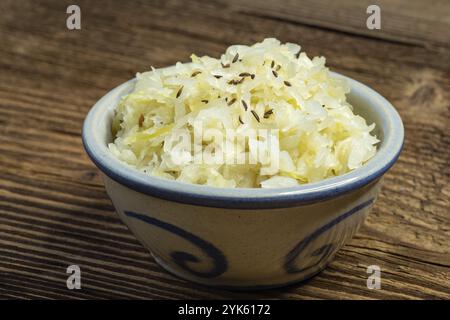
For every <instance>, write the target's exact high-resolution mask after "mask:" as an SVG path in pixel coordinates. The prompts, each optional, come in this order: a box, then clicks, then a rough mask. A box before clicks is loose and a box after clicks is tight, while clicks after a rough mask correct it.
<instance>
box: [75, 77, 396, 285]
mask: <svg viewBox="0 0 450 320" xmlns="http://www.w3.org/2000/svg"><path fill="white" fill-rule="evenodd" d="M335 76H337V77H343V76H341V75H338V74H335ZM344 78H346V77H344ZM346 79H347V80H348V83H349V85H350V88H351V93H350V94H349V95H348V99H349V101H350V103H351V104H352V105H353V106H354V108H355V112H356V113H357V114H359V115H361V116H363V117H364V118H365V119H366V120H367V122H368V123H369V124H370V123H373V122H375V123H376V134H377V136H378V138H379V139H380V140H381V142H380V143H379V145H378V152H377V154H376V155H375V156H374V157H373V158H372V159H371V160H369V161H368V162H367V163H366V164H365V165H364V166H363V167H361V168H359V169H356V170H354V171H352V172H350V173H347V174H344V175H341V176H338V177H334V178H330V179H326V180H323V181H321V182H317V183H311V184H306V185H302V186H297V187H290V188H280V189H247V188H241V189H225V188H214V187H208V186H200V185H191V184H185V183H180V182H176V181H169V180H164V179H161V178H156V177H151V176H148V175H145V174H143V173H140V172H138V171H137V170H133V169H132V168H131V167H128V166H127V165H125V164H123V163H122V162H120V161H119V160H117V159H116V158H114V156H112V154H110V153H109V152H108V148H107V144H108V143H109V142H111V141H112V136H111V121H112V118H113V110H114V108H115V107H116V106H117V104H118V102H119V99H120V98H121V97H122V96H123V95H125V94H127V93H129V92H130V91H131V90H132V89H133V86H134V81H135V80H130V81H128V82H126V83H124V84H122V85H120V86H118V87H117V88H115V89H113V90H112V91H110V92H109V93H108V94H106V95H105V96H104V97H103V98H101V99H100V100H99V101H98V102H97V103H96V104H95V106H94V107H93V108H92V109H91V110H90V112H89V114H88V115H87V117H86V120H85V122H84V126H83V143H84V147H85V149H86V151H87V154H88V155H89V157H90V158H91V159H92V161H93V162H94V163H95V164H96V165H97V167H98V168H99V169H100V170H101V172H102V173H103V176H104V181H105V186H106V191H107V193H108V195H109V197H110V198H111V200H112V202H113V204H114V207H115V209H116V210H117V212H118V214H119V216H120V218H121V219H122V220H123V222H124V223H125V224H126V225H127V226H128V227H129V229H130V230H131V231H132V232H133V233H134V235H135V236H136V238H138V239H139V240H140V242H141V243H142V244H143V245H144V246H145V247H146V248H148V249H149V250H150V251H151V253H152V254H153V256H154V258H155V260H156V261H157V262H158V263H159V264H160V265H161V266H162V267H163V268H164V269H166V270H167V271H169V272H171V273H173V274H175V275H177V276H179V277H181V278H184V279H188V280H191V281H194V282H197V283H201V284H205V285H211V286H218V287H222V288H230V289H263V288H270V287H278V286H284V285H288V284H292V283H295V282H299V281H302V280H305V279H308V278H310V277H312V276H313V275H315V274H317V273H318V272H320V271H321V270H323V269H324V268H325V266H326V265H327V264H328V263H329V262H330V261H331V260H332V258H333V256H334V255H335V254H336V252H337V251H338V250H339V248H341V247H342V246H343V245H344V244H345V243H346V242H347V241H348V240H349V239H350V238H351V237H352V236H353V235H354V234H355V232H356V231H357V230H358V227H359V226H360V225H361V223H362V222H363V220H364V218H365V217H366V215H367V214H368V213H369V211H370V210H371V207H372V206H373V204H374V202H375V200H376V198H377V195H378V193H379V190H380V185H381V178H382V176H383V174H384V173H385V172H386V171H387V170H388V169H389V168H390V167H391V166H392V165H393V164H394V162H395V161H396V160H397V158H398V156H399V153H400V150H401V148H402V144H403V124H402V121H401V119H400V117H399V115H398V114H397V112H396V111H395V109H394V107H393V106H392V105H391V104H390V103H389V102H388V101H387V100H386V99H384V98H383V97H382V96H380V95H379V94H378V93H377V92H375V91H374V90H372V89H370V88H368V87H367V86H365V85H363V84H361V83H359V82H357V81H355V80H352V79H350V78H346Z"/></svg>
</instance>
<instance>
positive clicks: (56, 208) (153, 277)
mask: <svg viewBox="0 0 450 320" xmlns="http://www.w3.org/2000/svg"><path fill="white" fill-rule="evenodd" d="M371 2H372V1H371ZM367 3H368V1H350V0H345V1H339V2H337V1H329V0H321V1H294V0H292V1H282V2H278V1H275V0H265V1H254V0H251V1H234V0H233V1H225V0H214V1H181V0H177V1H175V0H170V1H163V0H161V1H144V0H142V1H119V0H116V1H105V0H101V1H85V0H83V1H77V4H79V5H80V7H81V10H82V30H80V31H68V30H67V29H66V27H65V19H66V13H65V11H66V7H67V6H68V5H69V4H71V2H69V1H56V0H55V1H51V0H40V1H31V0H21V1H13V0H3V1H1V2H0V10H1V12H2V13H3V14H2V15H1V17H0V44H1V46H0V70H1V72H0V298H21V299H35V298H48V299H58V298H73V299H92V298H97V299H108V298H125V299H134V298H136V299H142V298H149V299H157V298H163V299H166V298H168V299H178V298H187V299H202V298H204V299H214V298H225V299H226V298H274V299H327V298H328V299H329V298H331V299H358V298H369V299H449V298H450V241H449V239H450V216H449V214H450V212H449V205H450V200H449V197H450V187H449V182H450V179H449V177H450V170H449V162H450V152H449V149H450V135H449V133H448V128H449V126H450V121H449V119H450V48H449V46H450V43H449V39H450V34H449V30H450V22H449V15H448V12H450V3H449V2H448V1H440V0H433V1H426V2H422V1H418V0H417V1H401V0H395V1H389V2H388V1H379V2H374V3H378V4H379V5H380V6H381V9H382V30H377V31H370V30H367V29H366V28H365V17H366V13H365V8H366V7H367ZM269 36H273V37H277V38H279V39H280V40H282V41H291V42H298V43H300V44H301V45H302V47H303V49H304V50H305V51H306V52H308V54H309V55H310V56H314V55H324V56H326V57H327V61H328V65H329V66H330V67H331V68H332V69H334V70H336V71H338V72H342V73H344V74H346V75H349V76H351V77H353V78H355V79H357V80H360V81H362V82H364V83H366V84H368V85H369V86H372V87H373V88H375V89H376V90H377V91H379V92H380V93H382V94H383V95H384V96H385V97H386V98H387V99H389V100H390V101H391V102H392V103H393V104H394V105H395V106H396V108H397V109H398V111H399V113H400V114H401V116H402V119H403V121H404V124H405V129H406V139H405V147H404V150H403V153H402V155H401V157H400V159H399V161H398V163H397V164H396V165H395V166H394V167H393V168H392V169H391V170H390V171H389V172H388V174H387V175H386V176H385V183H384V187H383V190H382V193H381V196H380V198H379V200H378V201H377V203H376V205H375V208H374V211H373V212H372V213H371V215H370V216H369V218H368V219H367V221H366V222H365V224H364V226H363V227H362V229H361V230H360V231H359V232H358V234H357V235H356V236H355V238H354V239H353V240H352V241H350V243H349V244H348V245H346V246H345V247H344V248H343V249H342V250H341V251H340V252H339V253H338V255H337V257H336V259H335V260H334V261H333V262H332V263H331V265H330V266H329V267H328V268H327V269H326V270H325V271H324V272H322V273H321V274H320V275H318V276H317V277H315V278H314V279H312V280H310V281H308V282H307V283H305V284H303V285H296V286H291V287H287V288H282V289H277V290H268V291H262V292H240V293H237V292H229V291H220V290H214V289H208V288H204V287H201V286H198V285H194V284H191V283H188V282H186V281H183V280H180V279H177V278H174V277H173V276H171V275H169V274H167V273H166V272H164V271H163V270H161V269H160V268H159V267H158V266H157V264H156V263H155V262H154V261H153V259H152V258H151V256H150V255H149V253H148V252H147V251H146V250H145V249H144V248H143V247H142V246H141V245H140V244H139V243H138V242H137V241H136V240H135V238H134V237H133V236H132V235H131V233H130V232H129V231H128V230H127V228H126V227H125V226H124V225H123V224H122V223H121V222H120V221H119V219H118V218H117V216H116V214H115V213H114V209H113V207H112V205H111V203H110V201H109V199H108V197H107V195H106V193H105V191H104V187H103V184H102V181H101V179H100V176H99V172H98V170H97V169H96V168H95V167H94V165H93V164H92V163H91V162H90V161H89V159H88V158H87V156H86V155H85V153H84V151H83V148H82V145H81V139H80V131H81V125H82V122H83V119H84V117H85V115H86V113H87V111H88V110H89V108H90V107H91V106H92V105H93V104H94V103H95V101H96V100H98V98H100V97H101V96H102V95H103V94H105V93H106V92H107V91H108V90H110V89H111V88H113V87H114V86H116V85H118V84H120V83H122V82H124V81H125V80H128V79H129V78H131V77H133V75H134V73H135V72H136V71H143V70H147V69H148V68H149V67H150V65H153V66H155V67H161V66H167V65H171V64H174V63H175V62H176V61H178V60H181V61H187V60H188V58H189V55H190V53H192V52H195V53H197V54H208V55H212V56H218V55H219V54H220V53H221V52H222V51H223V50H224V49H225V48H226V47H227V46H228V45H230V44H233V43H245V44H250V43H253V42H255V41H258V40H261V39H263V38H265V37H269ZM71 264H78V265H80V267H81V269H82V281H83V282H82V286H83V288H82V290H78V291H70V290H68V289H67V288H66V283H65V281H66V277H67V275H66V273H65V270H66V268H67V266H68V265H71ZM372 264H377V265H379V266H380V267H381V269H382V276H383V278H382V289H381V290H368V289H367V288H366V279H367V274H366V268H367V266H368V265H372Z"/></svg>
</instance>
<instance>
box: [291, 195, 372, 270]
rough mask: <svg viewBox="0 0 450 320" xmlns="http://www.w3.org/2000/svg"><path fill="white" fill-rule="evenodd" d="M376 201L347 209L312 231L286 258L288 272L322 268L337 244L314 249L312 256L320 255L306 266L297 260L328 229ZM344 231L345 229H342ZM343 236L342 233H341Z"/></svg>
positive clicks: (368, 201) (369, 201)
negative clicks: (299, 264)
mask: <svg viewBox="0 0 450 320" xmlns="http://www.w3.org/2000/svg"><path fill="white" fill-rule="evenodd" d="M374 201H375V198H372V199H370V200H367V201H365V202H363V203H361V204H359V205H357V206H356V207H354V208H353V209H351V210H349V211H347V212H346V213H344V214H342V215H340V216H339V217H337V218H335V219H334V220H332V221H330V222H329V223H327V224H325V225H324V226H322V227H320V228H319V229H317V230H316V231H314V232H313V233H311V234H310V235H309V236H307V237H306V238H304V239H303V240H301V241H300V242H299V243H298V244H297V245H296V246H295V247H294V248H293V249H292V250H291V251H290V252H289V253H288V254H287V255H286V258H285V264H284V269H285V270H286V272H287V273H301V272H305V271H307V270H312V272H316V271H315V270H314V269H318V267H319V268H320V265H321V263H322V262H324V261H326V260H327V259H328V258H329V257H330V255H331V254H332V253H333V252H334V251H335V247H336V246H335V245H334V244H332V243H329V244H326V245H323V246H322V247H319V248H318V249H316V250H314V251H313V252H312V253H311V254H310V256H311V257H319V258H318V261H317V262H315V263H313V264H311V265H309V266H306V267H301V268H299V267H297V266H296V265H295V261H296V260H297V258H298V257H299V256H300V255H301V254H302V253H303V252H305V250H306V249H307V248H308V246H309V245H310V244H311V243H312V242H313V240H315V239H317V238H318V237H319V236H321V235H322V234H324V233H325V232H326V231H328V230H330V229H331V228H332V227H334V226H336V225H337V224H339V223H340V222H342V221H344V220H345V219H347V218H348V217H350V216H352V215H354V214H356V213H358V212H360V211H361V210H362V209H364V208H366V207H368V206H370V205H371V204H372V203H373V202H374ZM341 232H343V231H341ZM341 236H342V235H341Z"/></svg>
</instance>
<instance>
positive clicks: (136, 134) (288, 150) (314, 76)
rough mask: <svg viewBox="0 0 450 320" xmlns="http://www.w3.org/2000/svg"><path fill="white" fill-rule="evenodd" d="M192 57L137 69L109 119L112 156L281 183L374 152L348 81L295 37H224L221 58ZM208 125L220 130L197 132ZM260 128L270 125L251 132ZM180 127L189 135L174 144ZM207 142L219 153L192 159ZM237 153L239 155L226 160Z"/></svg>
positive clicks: (198, 175)
mask: <svg viewBox="0 0 450 320" xmlns="http://www.w3.org/2000/svg"><path fill="white" fill-rule="evenodd" d="M191 59H192V63H186V64H183V63H177V64H176V65H175V67H174V68H170V69H154V68H152V70H151V71H149V72H145V73H138V74H137V82H136V85H135V88H134V90H133V92H132V93H130V94H129V95H127V96H125V97H123V98H122V100H121V101H120V103H119V105H118V107H117V108H116V112H115V117H114V119H113V123H112V132H113V135H114V142H113V143H110V144H109V149H110V151H111V152H112V153H113V154H114V155H115V156H116V157H117V158H118V159H120V160H121V161H123V162H125V163H126V164H128V165H130V166H132V167H133V168H136V169H138V170H141V171H143V172H145V173H147V174H149V175H153V176H159V177H163V178H167V179H172V180H178V181H183V182H187V183H195V184H205V185H209V186H216V187H227V188H234V187H256V188H257V187H262V188H278V187H289V186H295V185H298V184H304V183H310V182H314V181H319V180H322V179H326V178H329V177H332V176H337V175H341V174H344V173H346V172H349V171H351V170H354V169H356V168H358V167H361V166H362V165H363V164H364V163H365V162H366V161H368V160H369V159H370V158H371V157H373V156H374V154H375V153H376V144H377V142H378V139H377V138H376V136H375V135H374V134H371V131H372V130H373V129H374V127H375V124H372V125H367V124H366V121H365V120H364V119H363V118H362V117H360V116H358V115H355V114H354V113H353V111H352V106H351V105H350V104H349V103H348V102H347V101H346V93H348V92H349V89H348V86H347V85H346V83H345V81H344V80H342V79H337V78H335V77H332V76H331V74H330V73H329V70H328V68H326V67H325V58H323V57H315V58H313V59H310V58H308V56H307V55H306V54H305V53H304V52H300V46H299V45H297V44H293V43H286V44H281V43H280V42H279V41H278V40H276V39H265V40H264V41H263V42H261V43H256V44H255V45H253V46H243V45H234V46H231V47H229V48H228V49H227V50H226V52H225V53H224V54H223V55H222V56H221V57H220V59H214V58H211V57H208V56H204V57H197V56H196V55H192V56H191ZM211 129H213V130H215V131H214V132H219V133H222V134H223V137H224V140H223V141H218V140H219V139H213V137H211V136H208V135H203V136H201V132H205V131H207V130H211ZM260 129H265V130H267V131H268V132H269V133H268V135H267V136H265V137H264V138H261V137H260V136H256V137H255V136H249V132H251V131H252V130H253V131H255V130H260ZM230 130H232V131H233V132H234V136H233V137H231V136H230V134H229V131H230ZM180 134H183V135H184V137H186V136H187V140H189V141H184V144H181V141H180V138H179V137H180ZM198 136H200V138H198ZM239 138H242V139H241V140H239ZM272 138H273V139H272ZM233 139H236V140H233ZM181 140H182V139H181ZM267 140H270V141H271V143H270V144H267V143H265V142H267ZM236 141H237V142H236ZM186 142H189V143H190V148H187V147H185V145H186ZM231 142H235V143H234V145H233V147H230V146H229V145H227V144H228V143H231ZM206 150H214V151H213V152H212V153H211V154H218V153H219V152H222V153H223V154H224V156H223V157H222V159H216V160H215V162H214V163H211V162H208V163H206V162H205V161H203V162H202V161H196V159H197V158H196V156H198V154H199V152H203V151H206ZM258 152H262V153H263V154H264V155H265V156H264V157H257V155H258ZM259 154H260V153H259ZM270 154H272V155H273V154H275V155H276V157H271V156H268V155H270ZM238 156H242V157H243V159H245V160H246V161H245V162H244V163H231V162H229V160H230V159H234V158H237V157H238ZM250 160H253V161H250Z"/></svg>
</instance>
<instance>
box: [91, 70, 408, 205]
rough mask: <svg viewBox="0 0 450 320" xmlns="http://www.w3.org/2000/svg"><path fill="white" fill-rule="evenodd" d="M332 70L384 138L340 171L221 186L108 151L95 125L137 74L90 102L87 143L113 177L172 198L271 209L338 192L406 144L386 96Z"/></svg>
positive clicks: (381, 166) (385, 165) (373, 172)
mask: <svg viewBox="0 0 450 320" xmlns="http://www.w3.org/2000/svg"><path fill="white" fill-rule="evenodd" d="M332 74H333V75H334V76H336V77H341V78H344V79H346V80H347V81H348V83H349V86H350V89H351V94H353V95H356V96H358V98H360V99H364V100H367V101H370V103H371V104H372V105H374V106H376V110H377V111H379V114H380V115H381V118H382V129H383V134H384V138H383V139H384V141H383V142H382V144H381V147H380V148H379V149H378V151H377V153H376V154H375V156H374V157H373V158H372V159H370V160H369V161H368V162H367V163H366V164H364V165H363V166H362V167H360V168H358V169H355V170H353V171H351V172H349V173H346V174H343V175H340V176H337V177H332V178H328V179H325V180H322V181H319V182H314V183H308V184H304V185H299V186H295V187H289V188H277V189H262V188H217V187H210V186H204V185H194V184H188V183H183V182H178V181H172V180H168V179H163V178H159V177H153V176H149V175H147V174H145V173H143V172H140V171H138V170H136V169H133V168H131V167H130V166H128V165H126V164H124V163H123V162H121V161H120V160H118V159H116V158H115V157H114V156H113V155H112V154H111V153H110V152H109V151H108V148H107V143H106V142H105V139H103V140H102V138H101V137H99V134H98V131H96V130H97V129H98V128H99V127H101V126H100V125H99V124H101V123H102V121H103V122H104V121H106V119H104V118H105V117H106V116H108V114H109V113H108V112H107V111H111V110H113V109H114V108H115V107H116V105H117V103H118V100H119V98H120V97H121V96H123V95H124V94H126V93H128V92H129V91H130V90H131V88H132V87H133V85H134V83H135V79H132V80H130V81H127V82H125V83H123V84H122V85H119V86H118V87H116V88H115V89H113V90H111V91H110V92H109V93H107V94H106V95H105V96H103V97H102V98H101V99H100V100H99V101H98V102H97V103H96V104H95V105H94V106H93V107H92V109H91V110H90V111H89V113H88V115H87V116H86V119H85V121H84V124H83V130H82V141H83V145H84V148H85V150H86V152H87V154H88V155H89V157H90V158H91V160H92V161H93V162H94V164H95V165H96V166H97V167H98V168H99V169H100V170H101V171H102V172H103V173H104V174H105V175H106V176H108V177H109V178H111V179H112V180H114V181H116V182H118V183H120V184H122V185H124V186H126V187H128V188H130V189H133V190H135V191H138V192H140V193H144V194H147V195H150V196H153V197H156V198H160V199H164V200H168V201H174V202H178V203H184V204H190V205H197V206H206V207H215V208H228V209H273V208H287V207H296V206H299V205H304V204H308V203H312V202H317V201H323V200H326V199H329V198H334V197H337V196H339V195H343V194H345V193H348V192H351V191H354V190H357V189H359V188H361V187H363V186H366V185H368V184H370V183H371V182H374V181H375V180H377V179H379V178H380V177H381V176H382V175H383V174H384V173H385V172H386V171H387V170H389V168H391V167H392V165H393V164H394V163H395V162H396V161H397V159H398V157H399V155H400V152H401V150H402V147H403V139H404V129H403V123H402V121H401V118H400V116H399V114H398V113H397V111H396V110H395V108H394V107H393V106H392V105H391V104H390V103H389V102H388V101H387V100H386V99H385V98H384V97H382V96H381V95H380V94H378V93H377V92H376V91H374V90H372V89H371V88H369V87H367V86H366V85H364V84H362V83H360V82H358V81H356V80H353V79H351V78H348V77H346V76H343V75H340V74H337V73H334V72H333V73H332ZM378 125H380V124H378ZM105 128H106V127H105ZM105 130H106V129H105ZM105 134H106V133H105Z"/></svg>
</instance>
